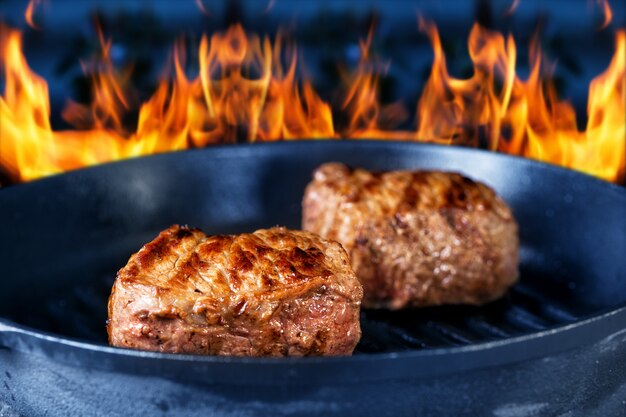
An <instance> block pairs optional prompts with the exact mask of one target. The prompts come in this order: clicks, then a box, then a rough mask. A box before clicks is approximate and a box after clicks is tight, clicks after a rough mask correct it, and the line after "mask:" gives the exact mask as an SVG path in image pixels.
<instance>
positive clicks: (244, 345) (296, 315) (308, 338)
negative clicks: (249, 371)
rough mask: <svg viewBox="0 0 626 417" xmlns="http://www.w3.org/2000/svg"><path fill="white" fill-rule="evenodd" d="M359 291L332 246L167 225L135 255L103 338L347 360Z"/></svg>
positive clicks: (307, 239) (302, 236)
mask: <svg viewBox="0 0 626 417" xmlns="http://www.w3.org/2000/svg"><path fill="white" fill-rule="evenodd" d="M362 296H363V290H362V287H361V285H360V284H359V282H358V280H357V278H356V276H355V274H354V272H352V269H351V268H350V263H349V258H348V255H347V254H346V252H345V251H344V250H343V248H342V247H341V245H339V244H338V243H337V242H332V241H328V240H324V239H321V238H320V237H319V236H316V235H314V234H312V233H308V232H302V231H291V230H287V229H285V228H280V227H276V228H272V229H267V230H257V231H256V232H254V233H250V234H242V235H237V236H223V235H221V236H206V235H205V234H204V233H202V232H201V231H200V230H197V229H188V228H186V227H181V226H172V227H170V228H169V229H167V230H165V231H163V232H161V234H159V236H158V237H157V238H156V239H154V240H153V241H152V242H150V243H148V244H147V245H145V246H144V247H143V248H141V250H140V251H139V252H137V253H136V254H134V255H132V256H131V258H130V260H129V262H128V264H127V265H126V266H125V267H124V268H122V269H121V270H120V271H119V273H118V275H117V279H116V280H115V284H114V285H113V291H112V293H111V298H110V299H109V322H108V326H107V329H108V332H109V342H110V344H112V345H114V346H120V347H128V348H135V349H146V350H156V351H161V352H180V353H194V354H210V355H238V356H287V355H289V356H303V355H349V354H351V353H352V350H353V349H354V347H355V346H356V344H357V342H358V341H359V338H360V337H361V329H360V325H359V310H360V304H361V298H362Z"/></svg>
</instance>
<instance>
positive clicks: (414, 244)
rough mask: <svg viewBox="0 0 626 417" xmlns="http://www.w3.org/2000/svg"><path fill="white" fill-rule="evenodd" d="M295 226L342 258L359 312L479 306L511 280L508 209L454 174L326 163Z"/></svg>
mask: <svg viewBox="0 0 626 417" xmlns="http://www.w3.org/2000/svg"><path fill="white" fill-rule="evenodd" d="M302 226H303V229H305V230H308V231H311V232H314V233H318V234H319V235H320V236H322V237H324V238H326V239H332V240H336V241H338V242H340V243H341V244H342V245H343V247H344V248H345V249H346V250H347V251H348V253H349V254H350V257H351V263H352V268H353V269H354V271H355V272H356V274H357V277H358V278H359V280H360V281H361V284H363V291H364V298H363V306H364V307H370V308H389V309H400V308H404V307H421V306H432V305H440V304H476V305H479V304H483V303H486V302H488V301H491V300H494V299H496V298H498V297H500V296H502V295H503V294H504V293H505V292H506V291H507V289H508V288H509V287H510V286H511V285H513V284H514V283H515V282H516V281H517V279H518V275H519V273H518V246H519V241H518V236H517V224H516V222H515V219H514V218H513V215H512V213H511V210H510V209H509V207H508V206H507V205H506V204H505V203H504V202H503V201H502V200H501V199H500V198H499V197H498V196H497V195H496V194H495V192H494V191H493V190H492V189H490V188H489V187H487V186H486V185H484V184H481V183H477V182H474V181H472V180H470V179H468V178H465V177H463V176H461V175H459V174H454V173H444V172H422V171H390V172H377V173H375V172H368V171H366V170H363V169H351V168H348V167H347V166H345V165H343V164H339V163H328V164H324V165H322V166H321V167H319V168H318V169H317V170H316V171H315V173H314V178H313V181H312V182H311V183H309V185H308V186H307V188H306V191H305V194H304V199H303V218H302Z"/></svg>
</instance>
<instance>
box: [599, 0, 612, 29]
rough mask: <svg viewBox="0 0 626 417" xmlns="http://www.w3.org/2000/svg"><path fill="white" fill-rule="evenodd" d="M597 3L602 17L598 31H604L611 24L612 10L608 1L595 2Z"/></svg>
mask: <svg viewBox="0 0 626 417" xmlns="http://www.w3.org/2000/svg"><path fill="white" fill-rule="evenodd" d="M596 1H597V2H598V6H600V7H601V8H602V14H603V16H604V18H603V20H602V24H601V25H600V29H606V28H607V27H609V25H610V24H611V21H612V20H613V10H612V9H611V5H610V4H609V0H596Z"/></svg>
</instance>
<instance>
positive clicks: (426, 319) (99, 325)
mask: <svg viewBox="0 0 626 417" xmlns="http://www.w3.org/2000/svg"><path fill="white" fill-rule="evenodd" d="M111 284H112V283H111V279H110V277H105V278H103V279H96V280H93V282H90V283H89V284H86V285H85V286H83V287H73V288H72V289H71V290H69V291H66V292H63V293H61V294H57V295H56V296H51V297H48V300H49V301H48V302H46V303H44V304H43V305H42V306H41V307H40V308H38V309H34V310H33V311H32V312H31V313H30V314H29V315H28V316H27V317H19V318H16V317H14V318H13V319H14V320H16V321H18V322H20V323H23V324H26V325H30V326H32V327H35V328H37V329H43V330H47V331H49V332H52V333H57V334H61V335H63V336H68V337H72V338H76V339H81V340H86V341H90V342H95V343H102V344H104V343H107V335H106V330H105V323H106V319H107V302H108V297H109V294H110V289H111ZM577 318H578V316H577V315H576V314H575V313H573V312H572V311H571V310H570V309H568V308H566V307H565V306H563V305H561V304H560V303H559V302H558V301H556V300H553V299H552V298H549V297H548V296H547V295H545V294H542V293H541V292H539V291H537V290H536V289H534V288H531V287H529V286H528V285H525V284H524V283H519V284H517V285H516V286H515V287H513V288H512V289H511V290H510V292H509V293H508V294H507V295H506V296H505V297H504V298H503V299H501V300H498V301H495V302H492V303H490V304H487V305H485V306H481V307H475V306H440V307H429V308H424V309H413V310H402V311H386V310H363V311H362V312H361V328H362V334H363V336H362V338H361V341H360V342H359V344H358V346H357V348H356V350H355V354H370V353H382V352H402V351H409V350H416V349H428V348H442V347H452V346H466V345H470V344H474V343H482V342H487V341H493V340H498V339H503V338H508V337H512V336H519V335H522V334H527V333H531V332H534V331H538V330H542V329H546V328H549V327H554V326H557V325H560V324H565V323H568V322H573V321H575V320H576V319H577Z"/></svg>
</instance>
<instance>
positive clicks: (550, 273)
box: [0, 141, 626, 354]
mask: <svg viewBox="0 0 626 417" xmlns="http://www.w3.org/2000/svg"><path fill="white" fill-rule="evenodd" d="M328 161H341V162H345V163H348V164H350V165H353V166H360V167H364V168H368V169H377V170H381V169H406V168H411V169H415V168H423V169H439V170H448V171H457V172H462V173H463V174H465V175H467V176H469V177H472V178H474V179H476V180H480V181H483V182H486V183H487V184H489V185H491V186H492V187H494V188H495V189H496V191H497V192H498V193H499V194H500V195H501V196H502V197H503V198H504V199H505V200H506V201H507V202H508V204H509V205H511V207H512V208H513V211H514V214H515V216H516V218H517V220H518V222H519V225H520V238H521V243H522V250H521V281H520V283H519V284H518V285H516V286H515V287H514V288H513V289H512V290H511V291H510V292H509V294H507V295H506V296H505V297H504V298H503V299H501V300H498V301H496V302H493V303H491V304H489V305H486V306H483V307H467V306H445V307H436V308H427V309H420V310H406V311H400V312H389V311H368V310H365V311H363V312H362V314H361V324H362V329H363V338H362V340H361V342H360V343H359V345H358V347H357V349H356V354H369V353H376V352H399V351H407V350H414V349H424V348H432V347H445V346H460V345H468V344H474V343H480V342H484V341H489V340H496V339H502V338H507V337H511V336H515V335H520V334H527V333H532V332H535V331H538V330H542V329H546V328H551V327H556V326H559V325H562V324H565V323H571V322H574V321H576V320H578V319H580V318H583V317H587V316H589V315H592V314H594V313H598V312H601V311H605V310H607V309H610V308H612V307H615V306H618V305H621V304H623V303H624V302H625V301H626V280H624V273H623V271H624V270H626V268H625V267H626V265H625V260H624V259H625V257H624V256H623V255H624V253H626V250H625V247H626V246H625V239H626V237H625V235H626V234H625V233H624V230H626V224H625V217H626V216H624V208H625V207H626V193H625V192H624V189H621V188H619V187H616V186H612V185H610V184H607V183H603V182H601V181H597V180H594V179H592V178H589V177H587V176H584V175H582V174H577V173H574V172H571V171H567V170H563V169H558V168H554V167H549V166H546V165H542V164H538V163H534V162H531V161H526V160H522V159H516V158H511V157H506V156H502V155H496V154H492V153H486V152H481V151H475V150H467V149H458V148H456V149H455V148H445V147H438V146H426V145H419V144H408V143H393V142H384V143H383V142H365V143H364V142H359V143H355V142H340V143H333V142H331V141H328V142H299V143H291V144H275V145H271V144H270V145H249V146H235V147H216V148H210V149H204V150H198V151H188V152H180V153H172V154H164V155H157V156H153V157H148V158H141V159H136V160H130V161H124V162H121V163H115V164H109V165H105V166H101V167H96V168H91V169H86V170H81V171H76V172H72V173H69V174H64V175H59V176H56V177H53V178H49V179H45V180H41V181H36V182H33V183H30V184H25V185H19V186H14V187H9V188H7V189H3V190H0V231H1V232H0V261H1V262H2V265H3V267H4V274H3V279H2V280H0V316H2V317H5V318H8V319H10V320H12V321H14V322H17V323H19V324H23V325H27V326H30V327H32V328H34V329H36V330H40V331H43V332H47V333H53V334H57V335H61V336H65V337H69V338H74V339H79V340H84V341H89V342H94V343H99V344H106V329H105V324H106V318H107V300H108V296H109V293H110V289H111V285H112V283H113V281H114V279H115V274H116V271H117V270H118V269H119V268H121V267H122V266H123V265H124V264H125V263H126V261H127V260H128V257H129V256H130V254H131V253H133V252H135V251H136V250H138V249H139V248H140V247H141V246H142V245H143V244H144V243H146V242H148V241H149V240H151V239H152V238H153V237H154V236H156V234H157V233H158V232H159V231H160V230H162V229H164V228H166V227H167V226H169V225H171V224H174V223H180V224H188V225H190V226H195V227H199V228H201V229H203V230H204V231H205V232H206V233H209V234H212V233H238V232H244V231H251V230H254V229H257V228H261V227H271V226H274V225H285V226H287V227H291V228H298V227H299V224H300V213H301V210H300V201H301V198H302V194H303V190H304V187H305V185H306V184H307V182H308V181H309V180H310V177H311V172H312V171H313V169H314V168H315V167H316V166H318V165H319V164H321V163H323V162H328Z"/></svg>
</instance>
